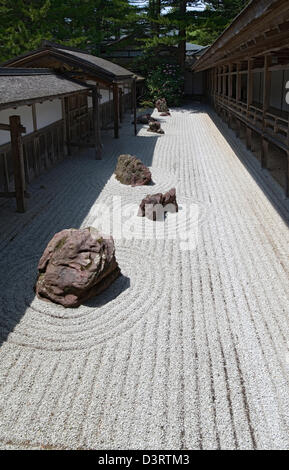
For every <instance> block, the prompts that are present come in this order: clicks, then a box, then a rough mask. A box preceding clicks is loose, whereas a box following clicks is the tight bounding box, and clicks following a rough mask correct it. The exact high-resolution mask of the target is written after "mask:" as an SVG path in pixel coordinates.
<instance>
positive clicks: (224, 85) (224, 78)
mask: <svg viewBox="0 0 289 470" xmlns="http://www.w3.org/2000/svg"><path fill="white" fill-rule="evenodd" d="M226 81H227V75H226V66H224V67H223V96H226V91H227V90H226V88H227V87H226Z"/></svg>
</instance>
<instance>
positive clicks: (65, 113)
mask: <svg viewBox="0 0 289 470" xmlns="http://www.w3.org/2000/svg"><path fill="white" fill-rule="evenodd" d="M62 117H63V127H64V142H65V145H66V153H67V155H71V147H70V137H71V136H70V116H69V98H68V97H66V98H64V99H63V102H62Z"/></svg>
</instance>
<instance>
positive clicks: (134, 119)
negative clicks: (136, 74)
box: [132, 78, 137, 135]
mask: <svg viewBox="0 0 289 470" xmlns="http://www.w3.org/2000/svg"><path fill="white" fill-rule="evenodd" d="M132 96H133V123H134V135H137V125H136V79H135V78H134V79H133V85H132Z"/></svg>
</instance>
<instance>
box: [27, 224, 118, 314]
mask: <svg viewBox="0 0 289 470" xmlns="http://www.w3.org/2000/svg"><path fill="white" fill-rule="evenodd" d="M119 275H120V269H119V266H118V264H117V262H116V259H115V248H114V241H113V238H112V237H108V238H105V237H104V236H103V235H102V234H101V233H100V232H99V231H98V230H97V229H95V228H92V227H90V228H85V229H81V230H76V229H66V230H62V231H61V232H59V233H57V234H56V235H54V237H53V238H52V240H51V241H50V242H49V243H48V245H47V247H46V249H45V251H44V253H43V255H42V257H41V259H40V261H39V264H38V279H37V281H36V285H35V291H36V294H37V296H38V297H39V298H40V299H43V300H50V301H52V302H54V303H57V304H61V305H63V306H64V307H71V308H75V307H79V305H81V304H82V303H83V302H85V301H86V300H88V299H90V298H92V297H94V296H96V295H98V294H100V293H101V292H103V291H104V290H105V289H106V288H107V287H109V286H110V285H111V284H112V282H113V281H115V279H116V278H117V277H118V276H119Z"/></svg>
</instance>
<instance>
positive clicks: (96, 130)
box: [92, 87, 102, 160]
mask: <svg viewBox="0 0 289 470" xmlns="http://www.w3.org/2000/svg"><path fill="white" fill-rule="evenodd" d="M99 100H100V94H99V88H98V87H96V88H95V89H94V90H93V93H92V116H93V118H92V121H93V136H94V145H95V158H96V160H101V151H102V145H101V137H100V116H99Z"/></svg>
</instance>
